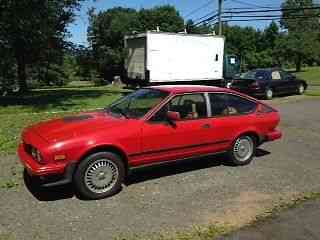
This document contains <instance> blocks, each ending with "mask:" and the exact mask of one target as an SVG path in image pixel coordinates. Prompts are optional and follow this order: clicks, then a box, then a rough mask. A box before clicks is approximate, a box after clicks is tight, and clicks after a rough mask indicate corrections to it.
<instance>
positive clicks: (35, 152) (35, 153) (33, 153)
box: [31, 147, 42, 163]
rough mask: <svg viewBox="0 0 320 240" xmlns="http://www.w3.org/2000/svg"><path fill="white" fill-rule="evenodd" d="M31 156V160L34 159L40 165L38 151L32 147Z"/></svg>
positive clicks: (40, 160)
mask: <svg viewBox="0 0 320 240" xmlns="http://www.w3.org/2000/svg"><path fill="white" fill-rule="evenodd" d="M31 155H32V157H33V159H35V160H36V161H37V162H38V163H42V156H41V153H40V151H39V150H38V149H36V148H34V147H32V148H31Z"/></svg>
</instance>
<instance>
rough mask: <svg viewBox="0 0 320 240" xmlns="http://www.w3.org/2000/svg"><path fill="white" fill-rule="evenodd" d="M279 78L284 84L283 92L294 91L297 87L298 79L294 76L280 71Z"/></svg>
mask: <svg viewBox="0 0 320 240" xmlns="http://www.w3.org/2000/svg"><path fill="white" fill-rule="evenodd" d="M280 74H281V79H282V82H283V84H284V91H285V93H294V92H296V91H297V89H298V81H297V80H296V78H295V76H293V75H291V74H290V73H288V72H285V71H281V72H280Z"/></svg>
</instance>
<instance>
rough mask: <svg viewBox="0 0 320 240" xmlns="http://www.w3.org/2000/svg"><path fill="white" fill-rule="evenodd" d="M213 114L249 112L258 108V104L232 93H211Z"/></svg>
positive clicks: (226, 114) (225, 114) (223, 114)
mask: <svg viewBox="0 0 320 240" xmlns="http://www.w3.org/2000/svg"><path fill="white" fill-rule="evenodd" d="M209 97H210V103H211V112H212V116H214V117H215V116H230V115H241V114H249V113H252V112H254V111H255V110H256V108H257V104H256V103H255V102H253V101H250V100H247V99H245V98H242V97H239V96H235V95H232V94H224V93H212V94H209Z"/></svg>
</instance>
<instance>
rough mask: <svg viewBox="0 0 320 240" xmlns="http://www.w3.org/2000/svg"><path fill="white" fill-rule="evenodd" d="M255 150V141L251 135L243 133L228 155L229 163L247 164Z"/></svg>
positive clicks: (236, 164)
mask: <svg viewBox="0 0 320 240" xmlns="http://www.w3.org/2000/svg"><path fill="white" fill-rule="evenodd" d="M255 152H256V141H255V139H254V138H253V137H252V136H249V135H244V136H241V137H238V138H237V139H236V140H235V141H234V143H233V145H232V148H231V149H230V150H229V152H228V155H229V159H230V161H231V163H232V164H233V165H235V166H243V165H247V164H249V163H250V162H251V161H252V158H253V156H254V155H255Z"/></svg>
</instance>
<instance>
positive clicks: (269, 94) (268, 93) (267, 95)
mask: <svg viewBox="0 0 320 240" xmlns="http://www.w3.org/2000/svg"><path fill="white" fill-rule="evenodd" d="M265 95H266V99H268V100H271V99H272V98H273V91H272V89H271V88H268V89H267V90H266V93H265Z"/></svg>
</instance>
